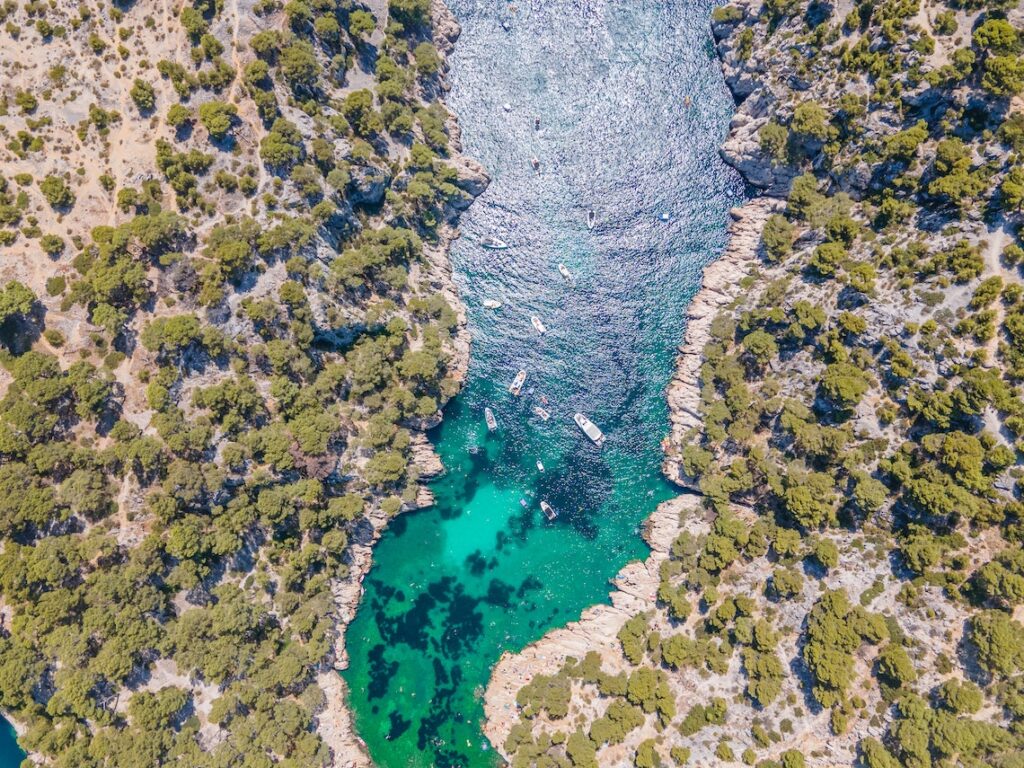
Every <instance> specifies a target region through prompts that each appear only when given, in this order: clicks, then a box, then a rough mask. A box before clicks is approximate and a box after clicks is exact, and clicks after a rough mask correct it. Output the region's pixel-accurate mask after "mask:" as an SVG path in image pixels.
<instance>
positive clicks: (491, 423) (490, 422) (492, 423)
mask: <svg viewBox="0 0 1024 768" xmlns="http://www.w3.org/2000/svg"><path fill="white" fill-rule="evenodd" d="M484 421H486V422H487V429H488V430H490V431H491V432H493V431H494V430H496V429H497V428H498V420H497V419H496V418H494V411H492V410H491V409H490V408H484Z"/></svg>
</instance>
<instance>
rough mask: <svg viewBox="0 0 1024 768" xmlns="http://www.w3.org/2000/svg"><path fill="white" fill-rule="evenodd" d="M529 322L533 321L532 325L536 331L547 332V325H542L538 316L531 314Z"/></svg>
mask: <svg viewBox="0 0 1024 768" xmlns="http://www.w3.org/2000/svg"><path fill="white" fill-rule="evenodd" d="M530 322H531V323H533V327H534V328H536V329H537V333H547V332H548V329H547V326H546V325H544V323H542V322H541V321H540V318H539V317H537V316H536V315H533V316H532V317H531V318H530Z"/></svg>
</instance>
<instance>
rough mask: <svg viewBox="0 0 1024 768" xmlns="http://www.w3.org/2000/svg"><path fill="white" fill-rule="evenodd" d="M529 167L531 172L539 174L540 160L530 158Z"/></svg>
mask: <svg viewBox="0 0 1024 768" xmlns="http://www.w3.org/2000/svg"><path fill="white" fill-rule="evenodd" d="M530 165H532V166H533V170H535V171H537V172H538V173H540V160H538V159H537V158H536V157H531V158H530Z"/></svg>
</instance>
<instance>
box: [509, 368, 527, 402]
mask: <svg viewBox="0 0 1024 768" xmlns="http://www.w3.org/2000/svg"><path fill="white" fill-rule="evenodd" d="M524 381H526V371H523V370H520V371H519V373H517V374H516V377H515V378H514V379H512V386H510V387H509V388H508V391H509V392H511V393H512V394H513V395H515V396H516V397H519V393H520V392H522V391H523V382H524Z"/></svg>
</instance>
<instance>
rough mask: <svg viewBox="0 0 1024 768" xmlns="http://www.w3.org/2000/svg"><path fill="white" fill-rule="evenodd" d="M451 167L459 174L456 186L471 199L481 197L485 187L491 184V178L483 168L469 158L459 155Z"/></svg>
mask: <svg viewBox="0 0 1024 768" xmlns="http://www.w3.org/2000/svg"><path fill="white" fill-rule="evenodd" d="M453 165H454V166H455V170H456V171H457V172H458V174H459V178H458V181H456V182H455V183H456V185H457V186H458V188H459V189H461V190H462V191H464V192H466V193H468V194H470V195H472V196H473V197H478V196H479V195H482V194H483V192H484V190H485V189H487V185H488V184H490V183H491V177H490V176H489V175H488V174H487V171H486V170H485V169H484V167H483V166H482V165H480V163H478V162H477V161H476V160H474V159H473V158H471V157H465V156H464V155H460V156H459V157H458V158H456V160H455V162H454V163H453Z"/></svg>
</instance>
